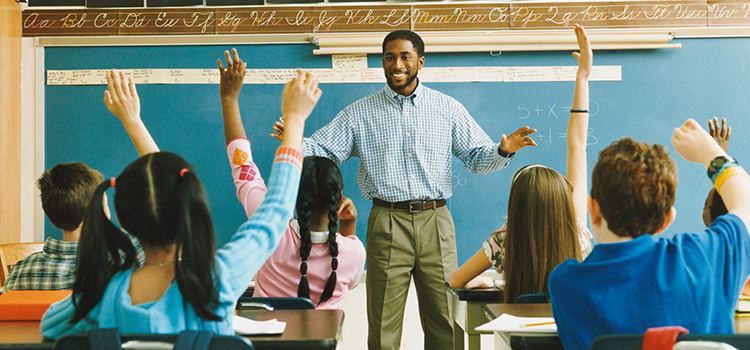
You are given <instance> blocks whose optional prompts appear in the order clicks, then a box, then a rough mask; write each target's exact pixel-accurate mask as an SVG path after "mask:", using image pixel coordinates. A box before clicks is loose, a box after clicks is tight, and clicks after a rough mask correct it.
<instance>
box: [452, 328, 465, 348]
mask: <svg viewBox="0 0 750 350" xmlns="http://www.w3.org/2000/svg"><path fill="white" fill-rule="evenodd" d="M453 349H454V350H464V330H463V328H461V325H459V324H458V322H455V321H454V322H453Z"/></svg>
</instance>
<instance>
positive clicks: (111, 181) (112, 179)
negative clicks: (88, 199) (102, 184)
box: [109, 177, 117, 188]
mask: <svg viewBox="0 0 750 350" xmlns="http://www.w3.org/2000/svg"><path fill="white" fill-rule="evenodd" d="M115 182H117V181H116V179H115V178H114V177H110V178H109V186H110V187H112V188H115Z"/></svg>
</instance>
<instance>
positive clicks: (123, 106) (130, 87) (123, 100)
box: [104, 69, 141, 127]
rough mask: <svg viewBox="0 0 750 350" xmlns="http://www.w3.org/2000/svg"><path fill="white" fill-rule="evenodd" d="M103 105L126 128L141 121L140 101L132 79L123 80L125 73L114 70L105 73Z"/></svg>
mask: <svg viewBox="0 0 750 350" xmlns="http://www.w3.org/2000/svg"><path fill="white" fill-rule="evenodd" d="M104 104H105V105H107V109H108V110H109V111H110V112H111V113H112V114H114V115H115V117H117V119H120V121H121V122H122V123H123V125H125V126H126V127H127V126H128V125H132V124H134V123H139V122H140V120H141V101H140V99H139V98H138V91H136V89H135V83H134V82H133V78H127V79H125V73H123V72H118V71H116V70H114V69H112V70H111V71H109V72H107V90H105V91H104Z"/></svg>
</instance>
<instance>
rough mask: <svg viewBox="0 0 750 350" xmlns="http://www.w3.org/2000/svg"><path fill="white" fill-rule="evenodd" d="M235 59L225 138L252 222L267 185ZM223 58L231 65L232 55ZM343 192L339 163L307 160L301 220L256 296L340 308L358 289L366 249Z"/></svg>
mask: <svg viewBox="0 0 750 350" xmlns="http://www.w3.org/2000/svg"><path fill="white" fill-rule="evenodd" d="M232 54H233V56H234V63H233V64H230V65H229V67H228V68H227V70H226V72H225V73H224V74H223V75H222V80H221V84H220V95H221V103H222V114H223V117H224V136H225V139H226V142H227V155H228V156H229V163H230V165H231V167H232V177H233V178H234V183H235V186H236V187H237V197H238V199H239V201H240V202H241V203H242V205H243V206H244V208H245V212H246V214H247V216H248V217H250V216H251V215H252V214H253V212H254V211H255V209H256V208H257V207H258V206H259V205H260V203H261V202H262V201H263V199H264V197H265V193H266V186H265V183H264V182H263V179H262V177H261V176H260V171H259V170H258V167H257V166H256V165H255V163H254V162H253V160H252V152H251V151H250V141H249V140H248V139H247V136H246V134H245V129H244V126H243V125H242V119H241V117H240V112H239V104H238V97H239V92H240V89H241V88H242V82H243V79H244V76H245V63H244V62H242V61H241V60H240V58H239V56H238V55H237V52H236V51H235V50H233V51H232ZM225 55H226V56H227V62H231V61H232V60H230V57H229V52H226V53H225ZM342 188H343V181H342V177H341V172H340V171H339V169H338V167H337V166H336V164H335V163H333V162H332V161H331V160H329V159H327V158H322V157H307V158H305V159H304V161H303V169H302V177H301V180H300V187H299V193H298V198H297V205H296V210H297V218H296V219H292V220H291V221H290V222H289V225H288V227H287V230H286V232H285V233H284V236H283V237H282V238H281V241H280V242H279V246H278V248H277V249H276V251H275V252H274V253H273V254H272V255H271V257H270V258H269V259H268V260H266V262H265V264H264V265H263V267H261V269H260V270H259V271H258V274H257V275H256V277H255V292H254V293H253V296H259V297H297V296H300V297H307V298H310V300H312V301H313V303H314V304H315V305H316V308H318V309H338V308H341V307H342V305H343V302H344V296H345V295H346V292H347V291H348V290H349V289H352V288H354V287H356V286H357V285H358V284H359V280H360V277H361V276H362V273H363V271H364V264H365V248H364V245H363V244H362V242H361V241H360V240H359V239H358V238H357V236H356V235H354V233H355V227H356V219H357V212H356V209H355V208H354V205H353V203H352V202H351V200H350V199H348V198H346V197H343V196H342V192H341V190H342ZM339 224H340V225H341V233H339V232H337V230H338V226H339ZM339 262H341V263H339Z"/></svg>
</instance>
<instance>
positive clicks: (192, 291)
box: [174, 168, 221, 321]
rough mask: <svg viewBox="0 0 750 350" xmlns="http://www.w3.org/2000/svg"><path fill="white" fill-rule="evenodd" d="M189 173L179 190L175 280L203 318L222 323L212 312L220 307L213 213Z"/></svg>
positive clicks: (184, 170)
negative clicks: (216, 277) (216, 274)
mask: <svg viewBox="0 0 750 350" xmlns="http://www.w3.org/2000/svg"><path fill="white" fill-rule="evenodd" d="M186 170H187V168H183V170H181V171H180V175H181V176H180V178H178V179H177V186H176V196H177V203H176V208H175V210H176V211H177V215H176V217H177V218H178V219H177V222H176V226H177V227H176V235H177V237H176V249H175V251H176V252H178V254H175V262H174V264H175V279H176V280H177V287H179V289H180V294H182V297H183V299H185V300H186V301H187V302H188V303H190V305H192V306H193V310H195V313H196V314H197V315H198V316H199V317H200V318H202V319H204V320H208V321H220V320H221V317H219V316H218V315H216V314H215V313H214V312H213V311H212V309H215V308H216V307H218V303H219V299H218V294H219V286H218V284H217V282H216V279H215V278H214V275H215V254H216V247H215V246H214V244H215V243H214V239H213V222H212V220H211V212H210V210H209V208H208V203H207V202H206V201H205V200H204V198H205V194H204V193H203V186H202V185H201V184H200V180H198V177H196V176H195V174H194V173H193V172H191V171H186ZM207 233H209V234H207ZM180 252H181V255H180Z"/></svg>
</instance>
